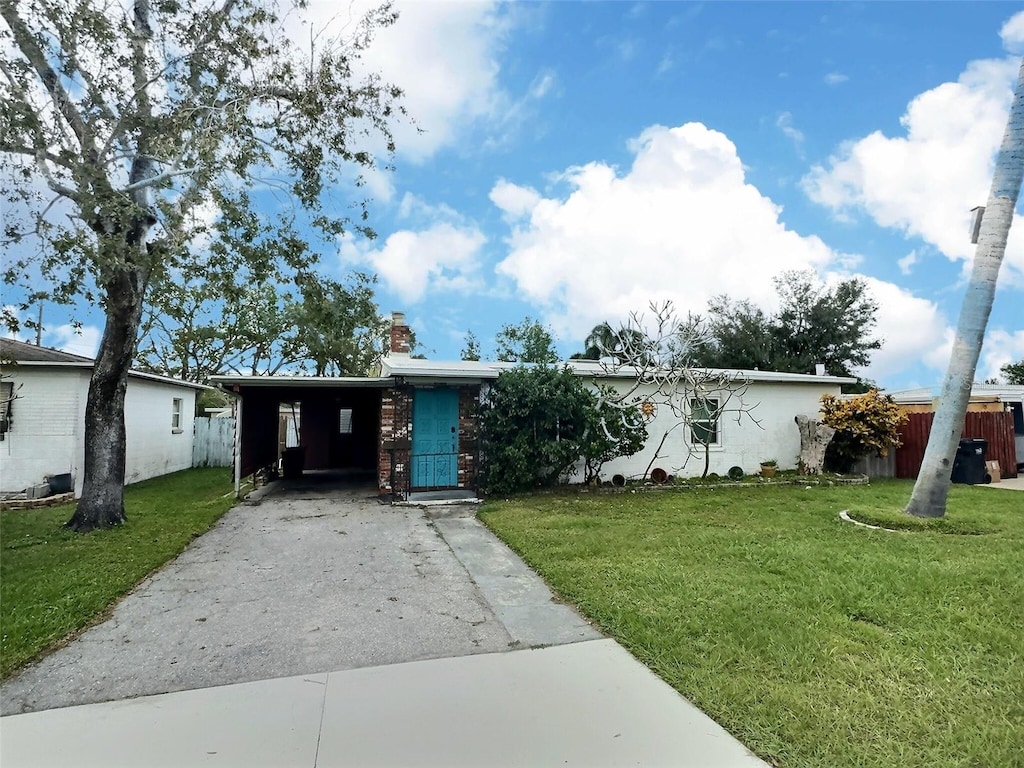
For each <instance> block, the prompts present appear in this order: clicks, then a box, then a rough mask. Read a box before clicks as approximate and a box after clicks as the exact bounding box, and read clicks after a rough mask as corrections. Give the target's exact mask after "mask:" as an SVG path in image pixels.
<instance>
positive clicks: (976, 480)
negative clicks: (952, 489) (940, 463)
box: [951, 437, 992, 485]
mask: <svg viewBox="0 0 1024 768" xmlns="http://www.w3.org/2000/svg"><path fill="white" fill-rule="evenodd" d="M986 451H988V440H983V439H981V438H980V437H969V438H965V439H963V440H961V441H960V445H959V446H957V449H956V458H955V459H954V460H953V475H952V477H951V479H952V481H953V482H954V483H963V484H965V485H981V484H983V483H991V482H992V477H991V476H990V475H989V473H988V471H987V470H986V468H985V453H986Z"/></svg>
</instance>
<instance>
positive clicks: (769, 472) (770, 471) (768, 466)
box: [761, 459, 779, 477]
mask: <svg viewBox="0 0 1024 768" xmlns="http://www.w3.org/2000/svg"><path fill="white" fill-rule="evenodd" d="M778 467H779V462H777V461H776V460H775V459H764V460H763V461H762V462H761V477H775V472H776V471H777V470H778Z"/></svg>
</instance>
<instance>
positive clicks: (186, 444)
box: [0, 366, 196, 494]
mask: <svg viewBox="0 0 1024 768" xmlns="http://www.w3.org/2000/svg"><path fill="white" fill-rule="evenodd" d="M5 375H9V376H10V378H11V380H13V382H14V386H15V388H16V389H17V388H18V385H19V384H20V385H21V388H20V389H18V390H17V395H18V399H17V400H16V401H15V402H14V407H13V413H12V416H13V426H12V429H11V431H10V432H8V433H7V434H6V435H4V440H3V441H0V491H20V490H22V489H24V488H26V487H27V486H29V485H33V484H35V483H41V482H43V480H44V478H45V476H46V475H59V474H64V473H66V472H70V473H71V474H72V475H73V476H74V480H75V493H76V494H80V493H81V491H82V479H83V471H82V470H83V467H84V464H85V444H84V436H83V433H84V431H85V401H86V395H87V393H88V391H89V371H87V370H84V369H79V368H49V367H41V366H40V367H29V366H15V367H12V368H11V369H8V370H6V371H5ZM176 397H177V398H181V400H182V414H181V430H180V431H178V432H174V431H173V430H172V429H171V408H172V402H173V400H174V398H176ZM195 398H196V390H195V389H191V388H187V387H180V386H175V385H173V384H165V383H161V382H153V381H147V380H143V379H137V378H134V377H132V378H129V379H128V389H127V391H126V394H125V426H126V431H127V458H126V463H125V482H126V483H135V482H138V481H139V480H145V479H146V478H149V477H156V476H158V475H163V474H167V473H168V472H176V471H178V470H180V469H188V468H189V467H191V466H192V425H193V419H194V414H195Z"/></svg>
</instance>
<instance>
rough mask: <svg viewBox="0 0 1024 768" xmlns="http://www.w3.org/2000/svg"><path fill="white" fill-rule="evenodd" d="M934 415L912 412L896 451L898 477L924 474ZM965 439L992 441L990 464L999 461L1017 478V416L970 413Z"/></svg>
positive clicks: (987, 456)
mask: <svg viewBox="0 0 1024 768" xmlns="http://www.w3.org/2000/svg"><path fill="white" fill-rule="evenodd" d="M934 419H935V414H934V413H911V414H910V420H909V421H908V422H907V423H906V424H905V425H904V426H903V429H902V430H900V432H901V434H902V438H903V445H902V446H900V447H899V448H898V449H896V477H905V478H916V477H917V473H918V472H920V471H921V461H922V459H924V449H925V447H926V446H927V445H928V434H929V433H930V432H931V429H932V421H933V420H934ZM960 436H961V438H972V437H975V438H977V437H980V438H981V439H983V440H986V441H988V449H987V450H986V452H985V460H986V461H998V462H999V469H1000V473H1001V475H1002V476H1003V477H1016V476H1017V448H1016V445H1015V443H1014V435H1013V413H1011V412H1010V411H1002V412H994V411H987V412H979V413H975V412H968V413H967V417H966V418H965V419H964V429H963V432H962V433H961V435H960Z"/></svg>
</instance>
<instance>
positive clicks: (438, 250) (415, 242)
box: [340, 221, 487, 304]
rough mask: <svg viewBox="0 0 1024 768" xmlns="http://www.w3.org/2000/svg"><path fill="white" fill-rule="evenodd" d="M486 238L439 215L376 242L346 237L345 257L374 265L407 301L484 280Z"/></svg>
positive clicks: (343, 250) (358, 262) (471, 228)
mask: <svg viewBox="0 0 1024 768" xmlns="http://www.w3.org/2000/svg"><path fill="white" fill-rule="evenodd" d="M486 241H487V238H486V237H484V235H483V233H482V232H481V231H480V230H479V229H478V228H477V227H475V226H472V225H459V224H455V223H451V222H447V221H440V222H436V223H434V224H432V225H431V226H429V227H427V228H425V229H420V230H402V231H400V232H395V233H394V234H392V235H390V236H389V237H388V238H387V240H385V241H384V243H383V245H381V247H379V248H373V247H371V246H370V243H369V242H368V241H365V240H360V241H356V240H354V239H352V238H346V239H344V240H343V241H342V243H341V249H340V253H341V258H342V261H344V262H348V263H351V264H366V265H369V266H370V267H371V268H372V269H373V271H374V272H376V273H377V275H378V276H379V277H380V279H381V280H382V281H383V282H384V284H385V285H387V287H388V288H389V289H391V290H392V291H394V292H395V293H397V294H398V295H399V297H400V298H401V299H402V300H403V301H405V302H407V303H410V304H411V303H415V302H417V301H419V300H420V299H422V298H423V297H424V295H426V293H427V291H428V290H431V291H443V290H449V291H468V290H472V289H473V288H475V287H477V286H478V284H479V259H480V249H481V248H482V247H483V245H484V243H485V242H486Z"/></svg>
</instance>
